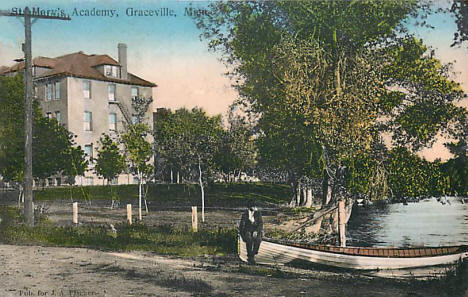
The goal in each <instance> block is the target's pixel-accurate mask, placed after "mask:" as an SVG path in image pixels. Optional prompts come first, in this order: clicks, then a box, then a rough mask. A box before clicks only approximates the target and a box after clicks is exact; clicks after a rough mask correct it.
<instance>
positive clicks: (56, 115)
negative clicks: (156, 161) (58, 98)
mask: <svg viewBox="0 0 468 297" xmlns="http://www.w3.org/2000/svg"><path fill="white" fill-rule="evenodd" d="M55 119H56V120H57V122H59V123H60V122H61V121H62V115H61V114H60V111H56V112H55Z"/></svg>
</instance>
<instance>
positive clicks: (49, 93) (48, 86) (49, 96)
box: [46, 84, 53, 101]
mask: <svg viewBox="0 0 468 297" xmlns="http://www.w3.org/2000/svg"><path fill="white" fill-rule="evenodd" d="M52 89H53V86H52V84H46V101H50V100H52Z"/></svg>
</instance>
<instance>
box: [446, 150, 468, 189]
mask: <svg viewBox="0 0 468 297" xmlns="http://www.w3.org/2000/svg"><path fill="white" fill-rule="evenodd" d="M441 170H442V172H443V173H444V175H445V177H446V179H447V182H448V184H449V189H448V192H449V193H450V194H452V195H455V194H458V195H465V196H468V156H466V155H464V156H458V157H457V158H455V159H450V160H448V161H447V162H445V163H443V164H441Z"/></svg>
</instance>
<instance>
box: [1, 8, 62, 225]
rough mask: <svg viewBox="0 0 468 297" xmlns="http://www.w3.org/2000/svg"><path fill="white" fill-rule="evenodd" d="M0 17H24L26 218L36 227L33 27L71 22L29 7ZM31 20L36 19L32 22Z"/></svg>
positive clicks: (5, 12) (4, 13) (24, 178)
mask: <svg viewBox="0 0 468 297" xmlns="http://www.w3.org/2000/svg"><path fill="white" fill-rule="evenodd" d="M0 16H13V17H24V37H25V39H24V43H23V52H24V58H25V69H24V90H25V94H24V95H25V96H24V176H23V183H24V186H23V188H24V216H25V217H26V223H27V224H28V225H31V226H32V225H34V206H33V191H32V186H33V177H32V162H33V159H32V140H33V131H32V123H33V104H32V103H33V102H32V100H33V77H32V46H31V25H32V23H34V22H35V21H36V19H55V20H70V17H68V16H67V17H61V16H52V15H42V14H31V10H30V9H29V7H26V8H25V9H24V13H21V11H19V12H18V13H13V12H8V11H0ZM31 18H34V20H33V21H31Z"/></svg>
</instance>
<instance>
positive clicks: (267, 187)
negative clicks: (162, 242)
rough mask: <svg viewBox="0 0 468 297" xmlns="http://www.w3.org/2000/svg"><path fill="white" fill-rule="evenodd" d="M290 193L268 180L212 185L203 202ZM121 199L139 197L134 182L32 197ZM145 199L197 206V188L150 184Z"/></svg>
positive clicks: (265, 199)
mask: <svg viewBox="0 0 468 297" xmlns="http://www.w3.org/2000/svg"><path fill="white" fill-rule="evenodd" d="M291 196H292V191H291V188H290V186H288V185H283V184H268V183H234V184H213V185H211V186H209V187H207V188H206V190H205V203H206V205H207V206H210V207H217V206H218V207H239V206H245V204H246V201H247V200H248V199H251V198H253V199H255V200H256V201H258V202H259V203H263V204H265V205H271V204H281V203H285V202H289V201H290V199H291ZM112 197H114V198H115V199H117V200H120V201H121V202H128V201H135V200H137V199H138V187H137V185H118V186H112V187H109V186H75V187H58V188H45V189H39V190H35V191H34V199H35V200H36V201H41V200H74V201H83V200H85V199H91V200H109V201H110V200H111V199H112ZM147 197H148V201H149V202H150V203H151V204H153V205H158V206H187V205H199V204H200V203H201V202H200V197H201V194H200V187H199V186H198V185H196V184H150V185H148V195H147Z"/></svg>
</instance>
